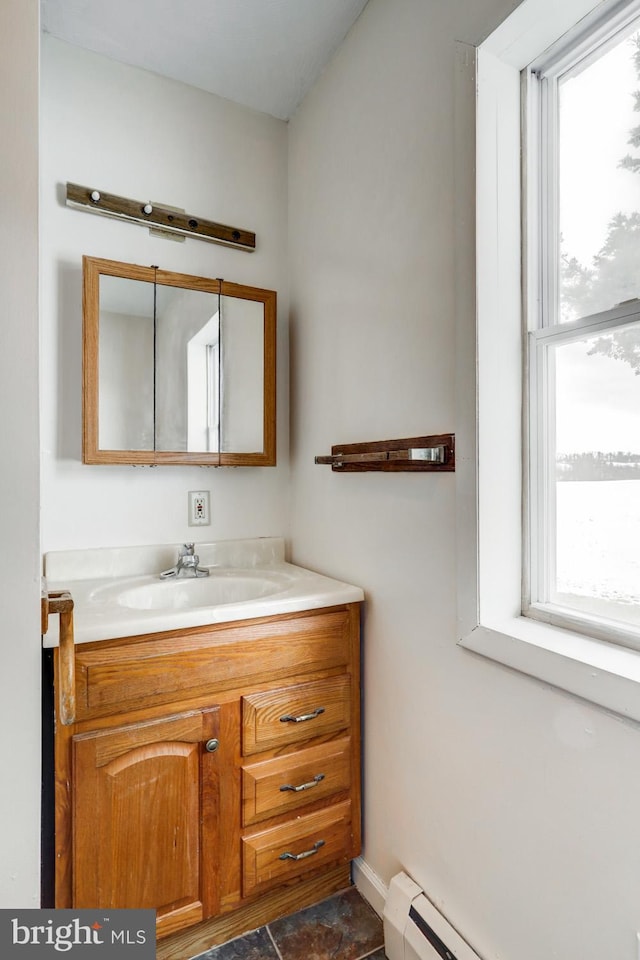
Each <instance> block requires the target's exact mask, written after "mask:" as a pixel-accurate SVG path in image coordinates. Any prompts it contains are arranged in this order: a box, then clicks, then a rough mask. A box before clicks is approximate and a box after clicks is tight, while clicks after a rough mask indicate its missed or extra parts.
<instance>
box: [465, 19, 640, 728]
mask: <svg viewBox="0 0 640 960" xmlns="http://www.w3.org/2000/svg"><path fill="white" fill-rule="evenodd" d="M603 7H604V3H602V2H601V3H597V2H594V0H563V2H562V3H558V2H557V0H523V2H522V3H521V4H520V6H519V7H517V8H516V10H515V11H514V13H513V14H512V15H511V16H510V17H508V18H507V20H505V21H504V23H503V24H502V25H501V26H500V27H499V28H498V29H497V30H496V31H495V32H494V33H493V34H492V35H491V36H490V37H489V38H488V39H487V40H486V41H485V42H484V43H483V44H482V45H481V46H480V47H479V48H478V49H477V51H476V63H475V82H476V90H477V101H476V128H475V134H476V142H475V160H476V184H475V192H476V258H475V269H476V319H477V331H476V338H477V363H476V365H475V370H476V371H477V375H476V376H473V373H474V367H472V366H471V364H470V362H469V359H468V357H466V355H465V351H464V350H461V351H460V355H459V360H458V364H459V369H458V389H459V391H460V395H461V405H462V408H463V409H464V410H466V409H469V408H470V407H471V404H472V403H473V402H474V400H475V403H476V406H477V437H476V438H475V442H476V445H477V458H476V457H469V458H468V461H465V460H464V459H463V457H459V467H458V471H457V475H456V485H457V500H458V521H459V522H458V534H457V546H458V554H459V557H460V563H459V573H458V619H459V636H460V639H459V644H460V646H462V647H463V648H465V649H468V650H471V651H473V652H475V653H478V654H482V655H483V656H486V657H488V658H490V659H492V660H494V661H497V662H499V663H502V664H505V665H507V666H509V667H512V668H514V669H516V670H518V671H521V672H522V673H525V674H527V675H529V676H533V677H536V678H538V679H539V680H542V681H544V682H545V683H547V684H551V685H553V686H556V687H560V688H561V689H563V690H566V691H568V692H570V693H572V694H575V695H577V696H579V697H581V698H583V699H585V700H589V701H591V702H593V703H596V704H599V705H600V706H602V707H605V708H606V709H608V710H611V711H614V712H615V713H618V714H621V715H623V716H626V717H631V718H633V719H635V720H640V652H638V651H635V650H631V649H628V648H625V647H622V646H616V645H615V644H612V643H608V642H604V641H602V640H598V639H596V638H593V637H587V636H584V635H582V634H579V633H577V632H575V631H573V630H569V629H566V628H560V627H557V626H554V625H552V624H548V623H540V622H536V621H535V620H532V619H530V618H526V617H524V616H522V613H521V611H522V595H523V582H524V581H525V579H526V578H525V577H524V574H525V572H526V571H524V570H523V563H522V557H523V550H522V530H523V496H522V453H523V449H525V448H526V431H525V429H524V427H523V423H524V414H526V411H525V412H524V414H523V409H522V396H523V389H522V386H523V366H522V359H523V353H524V351H523V340H524V336H525V333H524V330H523V323H522V315H523V310H522V305H523V273H522V259H521V254H520V251H521V238H522V236H523V224H522V214H521V211H522V204H521V196H522V178H521V112H522V108H523V104H522V89H521V72H522V70H523V69H525V68H526V67H527V65H528V64H530V63H532V62H533V61H534V60H535V59H536V58H537V57H539V56H540V55H541V54H542V53H543V52H544V51H545V50H546V49H548V48H549V47H550V46H551V45H552V44H553V43H554V42H556V41H557V40H558V39H559V38H560V37H561V36H563V35H564V34H565V33H566V32H567V31H568V30H569V29H571V28H572V27H573V26H574V25H575V24H577V23H578V22H579V21H580V20H581V19H582V18H584V17H586V16H588V15H591V14H593V12H594V11H596V13H597V8H600V9H602V8H603ZM468 60H469V57H468V55H467V61H468ZM467 93H468V86H465V85H464V84H458V86H457V88H456V97H457V107H458V110H457V112H458V113H459V114H460V116H462V117H464V115H465V110H464V103H463V102H462V101H461V100H460V98H461V97H464V96H465V95H467ZM458 132H459V131H458ZM459 186H460V185H459ZM525 189H526V184H525ZM459 193H460V195H461V196H462V197H464V195H465V194H464V189H462V188H461V189H460V190H459ZM463 217H464V213H461V212H460V211H458V218H463ZM524 288H525V290H524V296H525V297H527V296H528V294H529V292H530V291H532V289H533V286H532V284H531V276H530V275H529V274H527V273H525V275H524ZM467 322H468V321H467V319H466V318H465V317H464V310H462V309H459V310H458V325H459V343H464V341H465V336H466V335H467V333H468V331H467V327H466V324H467ZM470 374H471V376H470ZM470 391H473V394H472V393H470ZM468 446H469V448H470V449H471V448H472V446H473V440H472V439H469V442H468ZM459 447H460V445H459ZM527 452H528V451H527V450H526V449H525V455H526V454H527ZM474 517H475V521H474Z"/></svg>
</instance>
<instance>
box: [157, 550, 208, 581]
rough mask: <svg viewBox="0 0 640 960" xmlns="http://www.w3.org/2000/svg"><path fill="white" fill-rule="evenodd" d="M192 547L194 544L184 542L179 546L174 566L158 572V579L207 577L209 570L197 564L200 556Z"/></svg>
mask: <svg viewBox="0 0 640 960" xmlns="http://www.w3.org/2000/svg"><path fill="white" fill-rule="evenodd" d="M194 548H195V544H193V543H184V544H183V545H182V547H181V548H180V553H179V554H178V559H177V561H176V565H175V567H171V569H170V570H164V571H163V572H162V573H161V574H160V579H161V580H168V579H169V578H171V577H176V578H181V579H182V578H186V577H192V578H193V577H208V576H209V571H208V570H207V569H206V567H200V566H198V564H199V563H200V557H199V556H198V554H197V553H195V552H194Z"/></svg>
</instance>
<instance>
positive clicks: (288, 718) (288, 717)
mask: <svg viewBox="0 0 640 960" xmlns="http://www.w3.org/2000/svg"><path fill="white" fill-rule="evenodd" d="M321 713H324V707H318V709H317V710H314V711H313V713H302V714H300V716H299V717H294V716H293V714H292V713H285V715H284V716H283V717H280V723H303V722H304V721H305V720H313V719H315V717H319V716H320V714H321Z"/></svg>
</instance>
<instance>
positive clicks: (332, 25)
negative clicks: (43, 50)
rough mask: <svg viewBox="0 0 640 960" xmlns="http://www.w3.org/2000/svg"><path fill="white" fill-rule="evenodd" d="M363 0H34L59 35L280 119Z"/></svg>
mask: <svg viewBox="0 0 640 960" xmlns="http://www.w3.org/2000/svg"><path fill="white" fill-rule="evenodd" d="M366 3H367V0H41V7H42V29H43V30H44V31H45V33H50V34H52V35H53V36H55V37H58V38H59V39H61V40H66V41H67V42H69V43H72V44H75V45H76V46H80V47H85V48H86V49H88V50H92V51H94V52H95V53H100V54H103V55H105V56H107V57H110V58H111V59H113V60H119V61H121V62H123V63H128V64H131V65H133V66H138V67H143V68H144V69H145V70H150V71H152V72H154V73H159V74H162V75H164V76H167V77H172V78H173V79H174V80H180V81H182V82H184V83H188V84H191V85H192V86H195V87H201V88H202V89H203V90H208V91H210V92H211V93H215V94H218V95H219V96H221V97H225V98H226V99H228V100H233V101H235V102H236V103H241V104H244V105H245V106H247V107H252V108H254V109H255V110H261V111H263V112H264V113H268V114H271V115H272V116H274V117H279V118H280V119H282V120H287V119H289V117H291V116H292V114H293V113H294V112H295V110H296V108H297V107H298V105H299V104H300V102H301V101H302V99H303V98H304V96H305V94H306V93H307V92H308V91H309V90H310V88H311V87H312V86H313V84H314V83H315V81H316V80H317V79H318V77H319V76H320V74H321V73H322V70H323V69H324V67H325V66H326V64H327V63H328V62H329V60H330V59H331V57H332V56H333V54H334V53H335V51H336V50H337V49H338V47H339V46H340V44H341V42H342V40H343V39H344V37H345V35H346V34H347V32H348V30H349V28H350V27H351V26H352V24H353V23H354V21H355V20H356V19H357V17H358V16H359V15H360V13H361V12H362V10H363V8H364V7H365V5H366Z"/></svg>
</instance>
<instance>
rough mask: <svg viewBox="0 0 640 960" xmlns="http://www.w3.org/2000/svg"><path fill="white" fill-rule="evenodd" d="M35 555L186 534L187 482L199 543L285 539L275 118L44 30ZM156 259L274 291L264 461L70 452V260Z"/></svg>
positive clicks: (76, 322) (283, 160) (73, 290)
mask: <svg viewBox="0 0 640 960" xmlns="http://www.w3.org/2000/svg"><path fill="white" fill-rule="evenodd" d="M41 96H42V126H41V140H42V146H41V158H42V160H41V163H42V169H41V205H42V320H41V322H42V356H43V363H42V411H43V413H42V511H43V522H42V546H43V550H45V551H46V550H54V549H63V548H70V547H82V546H95V545H102V546H117V545H128V544H143V543H156V542H174V541H180V540H186V539H193V535H194V531H193V528H190V527H188V526H187V491H189V490H193V489H197V490H199V489H209V490H211V505H212V524H211V527H207V528H204V529H199V530H198V539H201V540H208V539H219V538H233V537H242V536H245V535H248V536H266V535H274V534H275V535H282V534H283V532H284V529H285V504H286V494H287V480H288V459H287V450H288V440H287V432H288V414H287V402H286V397H287V383H286V379H287V378H286V370H287V366H288V363H287V331H286V323H287V314H288V310H287V284H286V280H287V273H286V252H287V251H286V227H287V224H286V207H287V197H286V178H287V147H286V143H287V139H286V138H287V126H286V124H285V123H283V122H282V121H279V120H274V119H273V118H270V117H267V116H266V115H263V114H260V113H256V112H254V111H251V110H248V109H246V108H243V107H239V106H237V105H234V104H232V103H230V102H229V101H226V100H221V99H220V98H217V97H214V96H212V95H210V94H208V93H205V92H203V91H201V90H196V89H195V88H193V87H188V86H186V85H184V84H180V83H176V82H174V81H172V80H167V79H164V78H161V77H158V76H155V75H154V74H150V73H147V72H145V71H142V70H137V69H134V68H132V67H127V66H123V65H122V64H118V63H115V62H113V61H110V60H107V59H106V58H103V57H99V56H96V55H95V54H92V53H89V52H87V51H84V50H80V49H78V48H75V47H72V46H69V45H67V44H65V43H63V42H61V41H59V40H55V39H53V38H52V37H48V36H45V37H44V38H43V44H42V92H41ZM67 181H71V182H75V183H80V184H83V185H88V186H92V187H96V188H98V189H101V190H103V191H105V192H109V193H116V194H120V195H122V196H126V197H132V198H136V199H143V200H146V199H150V200H151V201H155V202H156V203H164V204H167V205H172V206H178V207H183V208H185V209H186V210H187V212H188V213H192V214H195V215H197V216H201V217H205V218H207V219H211V220H218V221H220V222H222V223H229V224H232V225H233V226H238V227H242V228H246V229H250V230H254V231H255V232H256V234H257V250H256V252H255V253H246V252H243V251H238V250H233V249H229V248H225V247H222V246H218V245H215V244H211V243H205V242H203V241H200V240H192V239H187V240H186V241H185V242H184V243H177V242H175V241H171V240H163V239H158V238H156V237H151V236H150V235H149V232H148V230H146V229H145V228H143V227H138V226H134V225H131V224H123V223H118V222H116V221H114V220H108V219H105V218H103V217H97V216H92V215H90V214H87V213H84V212H81V211H77V210H72V209H70V208H67V207H66V206H65V205H64V184H65V183H66V182H67ZM83 254H89V255H92V256H97V257H106V258H110V259H115V260H123V261H128V262H131V263H140V264H146V265H149V264H157V265H159V266H161V267H163V268H166V269H168V270H177V271H181V272H183V273H191V274H196V275H201V276H205V277H223V278H224V279H226V280H230V281H233V282H237V283H247V284H250V285H252V286H258V287H267V288H269V289H275V290H277V292H278V303H279V311H278V314H279V315H278V321H279V352H278V374H279V395H278V400H279V417H278V439H279V442H278V466H277V467H276V468H270V467H266V468H235V469H234V468H224V469H221V470H216V469H212V468H199V467H192V468H187V467H168V466H160V467H155V468H148V467H147V468H145V467H137V468H134V467H116V466H86V465H83V464H82V463H81V367H82V364H81V322H82V310H81V257H82V255H83Z"/></svg>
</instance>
